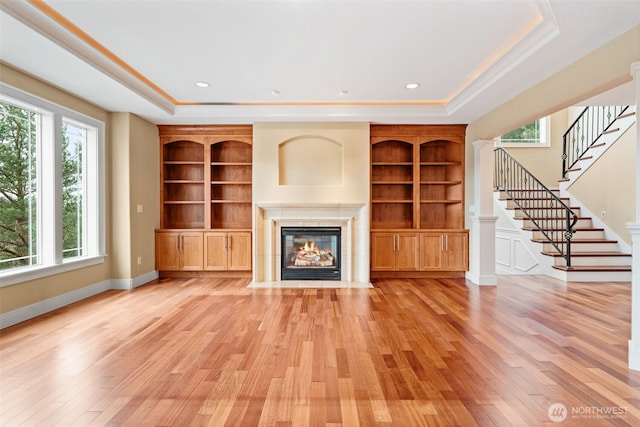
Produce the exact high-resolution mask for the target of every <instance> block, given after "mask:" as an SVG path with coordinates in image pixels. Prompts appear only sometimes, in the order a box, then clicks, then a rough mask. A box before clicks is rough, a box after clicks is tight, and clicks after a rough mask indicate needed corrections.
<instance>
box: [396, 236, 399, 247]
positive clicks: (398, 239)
mask: <svg viewBox="0 0 640 427" xmlns="http://www.w3.org/2000/svg"><path fill="white" fill-rule="evenodd" d="M396 237H397V238H398V251H399V250H400V236H399V235H396Z"/></svg>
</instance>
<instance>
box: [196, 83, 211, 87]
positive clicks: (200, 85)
mask: <svg viewBox="0 0 640 427" xmlns="http://www.w3.org/2000/svg"><path fill="white" fill-rule="evenodd" d="M196 86H198V87H209V83H207V82H196Z"/></svg>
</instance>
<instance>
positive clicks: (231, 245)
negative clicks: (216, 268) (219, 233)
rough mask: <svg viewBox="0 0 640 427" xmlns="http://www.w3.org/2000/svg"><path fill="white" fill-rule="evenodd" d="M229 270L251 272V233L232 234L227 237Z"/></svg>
mask: <svg viewBox="0 0 640 427" xmlns="http://www.w3.org/2000/svg"><path fill="white" fill-rule="evenodd" d="M227 245H228V247H227V269H228V270H236V271H247V270H251V233H249V232H244V231H239V232H230V233H228V236H227Z"/></svg>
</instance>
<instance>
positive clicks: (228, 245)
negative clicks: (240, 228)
mask: <svg viewBox="0 0 640 427" xmlns="http://www.w3.org/2000/svg"><path fill="white" fill-rule="evenodd" d="M232 243H233V240H231V237H230V236H227V249H228V250H231V244H232Z"/></svg>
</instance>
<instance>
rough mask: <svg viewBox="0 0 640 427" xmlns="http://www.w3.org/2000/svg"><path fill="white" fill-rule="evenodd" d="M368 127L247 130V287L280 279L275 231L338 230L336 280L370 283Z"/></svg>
mask: <svg viewBox="0 0 640 427" xmlns="http://www.w3.org/2000/svg"><path fill="white" fill-rule="evenodd" d="M369 156H370V155H369V123H366V122H363V123H256V124H254V126H253V183H254V185H253V207H254V211H253V282H254V283H260V282H273V281H278V280H280V271H279V269H280V227H283V226H285V227H286V226H329V225H330V226H339V227H341V229H342V245H341V246H342V254H341V256H342V259H341V265H342V281H346V282H363V283H365V282H366V283H368V282H369V253H370V249H369V231H370V230H369V200H370V198H369V191H370V190H369V189H370V172H369Z"/></svg>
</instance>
